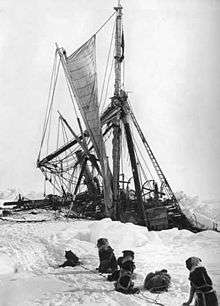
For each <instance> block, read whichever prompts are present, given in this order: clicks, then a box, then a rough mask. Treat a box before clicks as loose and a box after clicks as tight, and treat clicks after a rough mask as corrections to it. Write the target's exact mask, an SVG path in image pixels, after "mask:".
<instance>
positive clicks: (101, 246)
mask: <svg viewBox="0 0 220 306" xmlns="http://www.w3.org/2000/svg"><path fill="white" fill-rule="evenodd" d="M97 247H98V250H99V261H100V264H99V267H98V268H97V270H98V271H99V272H100V273H113V272H114V271H116V270H117V267H118V265H117V260H116V257H115V254H114V250H113V249H112V248H111V247H110V245H109V243H108V240H107V239H106V238H100V239H98V241H97Z"/></svg>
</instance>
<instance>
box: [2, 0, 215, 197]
mask: <svg viewBox="0 0 220 306" xmlns="http://www.w3.org/2000/svg"><path fill="white" fill-rule="evenodd" d="M115 4H116V1H113V0H109V1H103V0H92V1H91V0H62V1H61V0H38V1H37V0H20V1H16V0H0V69H1V73H0V99H1V100H0V103H1V104H0V105H1V120H0V190H1V189H4V188H7V187H17V188H20V189H22V190H25V191H29V190H36V191H40V190H43V176H42V175H41V172H40V170H38V169H36V159H37V155H38V151H39V145H40V141H41V135H42V126H43V119H44V114H45V109H46V103H47V95H48V88H49V78H50V73H51V67H52V61H53V57H54V50H55V47H54V43H55V42H58V43H59V44H60V45H63V46H64V47H65V48H66V49H67V51H68V53H71V52H72V51H73V50H74V49H75V48H77V47H79V45H80V44H81V43H83V42H84V41H86V40H87V39H88V38H89V37H90V36H91V35H92V34H93V33H94V32H95V31H96V30H97V29H98V28H99V26H100V25H101V24H102V23H103V22H104V21H105V20H106V19H107V18H108V17H109V16H110V15H111V14H112V7H113V6H114V5H115ZM122 5H123V7H124V27H125V39H126V46H125V47H126V51H125V52H126V69H127V70H126V88H127V90H129V91H131V94H130V100H131V102H132V105H133V108H134V110H135V114H136V117H137V118H138V120H139V123H140V125H141V127H142V130H143V132H144V134H145V136H146V138H147V140H148V141H149V143H150V145H151V147H152V149H153V151H154V153H155V155H156V157H157V159H158V161H159V163H160V165H161V167H162V169H163V171H164V173H165V175H166V176H167V178H168V181H169V182H170V185H171V186H172V188H173V190H174V191H179V190H183V191H184V192H185V193H187V194H190V195H199V196H200V198H202V199H208V198H216V197H220V188H219V183H220V163H219V156H220V137H219V135H220V123H219V118H220V98H219V97H220V65H219V58H218V56H219V54H220V35H219V29H220V2H219V1H214V0H210V1H209V0H198V1H195V0H190V1H184V0H161V1H156V0H155V1H152V0H149V1H148V0H127V1H126V0H124V1H123V2H122Z"/></svg>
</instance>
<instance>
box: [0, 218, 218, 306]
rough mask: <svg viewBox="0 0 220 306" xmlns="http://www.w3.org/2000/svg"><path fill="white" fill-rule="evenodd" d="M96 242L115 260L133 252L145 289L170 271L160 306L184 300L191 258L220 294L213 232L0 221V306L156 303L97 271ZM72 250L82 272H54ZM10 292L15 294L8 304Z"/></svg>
mask: <svg viewBox="0 0 220 306" xmlns="http://www.w3.org/2000/svg"><path fill="white" fill-rule="evenodd" d="M100 237H106V238H108V239H109V242H110V244H111V245H112V247H113V248H114V250H115V254H116V256H120V255H121V252H122V251H123V250H124V249H127V248H130V249H132V250H134V252H135V262H136V267H137V268H136V273H137V278H136V280H135V282H136V285H138V286H142V285H143V281H144V278H145V276H146V274H147V273H148V272H150V271H155V270H158V269H162V268H166V269H167V270H168V271H169V273H170V275H171V277H172V286H171V288H170V290H169V291H168V292H167V293H164V294H161V295H160V297H159V302H160V303H163V304H164V305H167V306H168V305H169V306H170V305H176V306H178V305H181V303H182V302H183V301H184V300H185V299H186V297H187V295H188V289H189V282H188V272H187V271H186V268H185V260H186V259H187V258H188V257H189V256H192V255H194V256H199V257H200V258H202V260H203V262H204V264H205V266H207V268H208V271H209V273H210V275H211V277H212V279H213V281H214V284H215V287H216V289H217V290H218V289H220V273H219V268H218V267H219V262H218V258H220V247H219V246H220V235H219V233H216V232H213V231H205V232H201V233H198V234H193V233H191V232H189V231H187V230H181V231H179V230H177V229H171V230H166V231H161V232H149V231H148V230H147V229H146V228H145V227H141V226H137V225H134V224H131V223H127V224H123V223H120V222H113V221H111V220H110V219H103V220H101V221H75V222H74V221H72V220H70V221H68V222H67V221H52V222H47V223H38V224H28V223H27V224H26V223H25V224H14V223H13V224H11V223H7V222H6V223H5V222H2V223H1V232H0V300H1V301H4V303H3V304H1V302H0V305H4V306H5V305H8V306H12V305H20V306H21V305H22V306H23V305H53V306H55V305H79V304H80V305H152V300H150V299H152V298H153V299H155V295H153V294H150V293H145V295H146V296H147V297H148V302H149V303H148V302H147V301H146V300H145V301H143V299H141V298H140V297H141V296H139V297H136V296H124V295H122V294H120V293H117V292H115V291H114V290H113V284H112V283H109V282H107V281H106V280H105V279H104V278H103V277H102V276H100V275H99V274H97V273H96V272H95V268H96V267H97V266H98V255H97V253H98V252H97V248H96V241H97V239H98V238H100ZM70 249H71V250H72V251H73V252H75V253H76V254H77V256H79V257H80V259H81V261H82V262H83V264H84V267H85V268H86V269H84V268H83V267H75V268H71V267H67V268H61V269H54V267H56V266H57V265H58V264H60V263H62V262H63V261H64V251H65V250H70ZM87 269H89V270H87ZM8 290H10V291H11V293H13V294H11V295H10V296H9V297H8V298H7V299H6V298H5V297H6V293H7V292H8ZM1 297H4V299H1ZM150 301H151V302H150Z"/></svg>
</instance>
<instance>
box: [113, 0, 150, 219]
mask: <svg viewBox="0 0 220 306" xmlns="http://www.w3.org/2000/svg"><path fill="white" fill-rule="evenodd" d="M115 10H116V12H117V15H116V31H115V84H114V86H115V91H114V97H113V98H112V104H113V105H114V106H120V108H121V111H120V112H119V113H118V116H116V117H115V119H114V121H113V125H114V128H113V136H114V137H113V200H114V202H115V205H114V206H116V203H117V199H118V196H119V174H120V146H121V128H120V121H121V119H122V122H123V125H124V129H125V135H126V140H127V146H128V152H129V156H130V161H131V167H132V173H133V177H134V185H135V193H136V199H137V204H136V211H137V213H138V215H139V216H142V217H143V219H144V220H145V222H146V217H145V212H144V207H143V200H142V194H141V193H142V190H141V184H140V178H139V173H138V169H137V161H136V155H135V151H134V143H133V139H132V135H131V129H130V124H129V117H130V116H129V111H128V103H127V94H126V93H125V92H124V90H122V89H121V65H122V61H123V59H124V54H123V53H124V37H123V32H122V6H121V4H120V0H118V6H117V7H115Z"/></svg>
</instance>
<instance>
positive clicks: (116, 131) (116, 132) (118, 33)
mask: <svg viewBox="0 0 220 306" xmlns="http://www.w3.org/2000/svg"><path fill="white" fill-rule="evenodd" d="M114 9H115V10H116V12H117V13H116V27H115V84H114V87H115V91H114V97H113V98H112V104H114V105H115V104H117V103H118V102H119V96H120V89H121V41H122V20H121V19H122V6H121V4H120V1H118V6H117V7H115V8H114ZM113 126H114V127H113V140H112V159H113V178H112V187H113V202H114V204H113V205H114V214H115V215H116V211H117V209H116V205H117V201H118V197H119V174H120V147H121V128H120V113H119V114H118V115H117V116H116V117H115V118H114V119H113Z"/></svg>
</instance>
